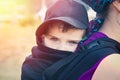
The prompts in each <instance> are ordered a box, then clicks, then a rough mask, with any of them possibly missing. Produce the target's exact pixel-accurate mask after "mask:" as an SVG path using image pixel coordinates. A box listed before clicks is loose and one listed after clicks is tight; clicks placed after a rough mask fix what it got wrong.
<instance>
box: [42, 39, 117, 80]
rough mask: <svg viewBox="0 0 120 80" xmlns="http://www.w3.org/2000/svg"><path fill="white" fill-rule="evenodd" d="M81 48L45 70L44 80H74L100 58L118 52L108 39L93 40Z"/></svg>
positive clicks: (112, 42)
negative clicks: (78, 51)
mask: <svg viewBox="0 0 120 80" xmlns="http://www.w3.org/2000/svg"><path fill="white" fill-rule="evenodd" d="M81 49H82V51H81V52H80V53H77V54H72V55H70V56H68V57H66V58H64V59H62V60H60V61H58V62H57V63H55V64H54V65H52V66H51V67H49V68H48V69H47V70H45V72H44V77H45V78H46V79H45V80H53V79H54V80H76V79H77V78H78V77H79V76H80V75H82V74H83V73H84V72H86V71H87V70H89V69H90V68H91V67H92V66H93V65H94V64H95V63H96V62H98V61H99V60H100V59H101V58H103V57H105V56H107V55H110V54H113V53H115V52H119V51H118V50H117V49H116V45H115V43H114V41H110V42H109V39H108V40H107V39H105V40H104V39H103V40H102V39H98V40H95V41H93V42H91V43H89V44H88V45H85V46H84V47H82V48H81Z"/></svg>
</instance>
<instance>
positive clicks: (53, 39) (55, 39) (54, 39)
mask: <svg viewBox="0 0 120 80" xmlns="http://www.w3.org/2000/svg"><path fill="white" fill-rule="evenodd" d="M50 40H52V41H58V39H57V38H54V37H53V38H50Z"/></svg>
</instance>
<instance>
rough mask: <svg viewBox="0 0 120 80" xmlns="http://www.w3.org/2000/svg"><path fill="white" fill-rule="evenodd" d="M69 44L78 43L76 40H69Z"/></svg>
mask: <svg viewBox="0 0 120 80" xmlns="http://www.w3.org/2000/svg"><path fill="white" fill-rule="evenodd" d="M69 43H70V44H78V42H77V41H69Z"/></svg>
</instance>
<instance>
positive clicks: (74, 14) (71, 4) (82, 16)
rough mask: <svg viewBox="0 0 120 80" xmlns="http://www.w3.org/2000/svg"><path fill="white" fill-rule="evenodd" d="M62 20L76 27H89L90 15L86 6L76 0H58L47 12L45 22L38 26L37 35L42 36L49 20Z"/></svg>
mask: <svg viewBox="0 0 120 80" xmlns="http://www.w3.org/2000/svg"><path fill="white" fill-rule="evenodd" d="M54 20H60V21H64V22H66V23H68V24H70V25H72V26H74V27H76V28H79V29H87V28H88V21H89V20H88V15H87V11H86V9H85V7H84V6H83V5H82V4H80V3H78V2H77V1H74V0H57V1H56V2H55V3H54V4H53V5H52V6H51V7H50V8H48V10H47V12H46V16H45V19H44V22H43V23H42V24H41V25H40V26H39V27H38V29H37V31H36V36H39V37H40V36H41V34H42V32H43V30H44V29H43V28H44V25H45V24H46V23H47V22H50V21H54Z"/></svg>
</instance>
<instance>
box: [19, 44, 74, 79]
mask: <svg viewBox="0 0 120 80" xmlns="http://www.w3.org/2000/svg"><path fill="white" fill-rule="evenodd" d="M71 54H73V53H72V52H67V51H60V50H55V49H51V48H48V47H45V46H43V45H42V44H39V46H35V47H33V48H32V55H30V56H28V57H27V58H26V60H25V61H24V63H23V65H22V75H21V80H43V79H42V77H43V76H42V74H43V72H44V71H45V70H46V69H47V68H48V67H50V66H51V65H53V64H54V63H56V62H58V61H59V60H61V59H63V58H65V57H67V56H69V55H71Z"/></svg>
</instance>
